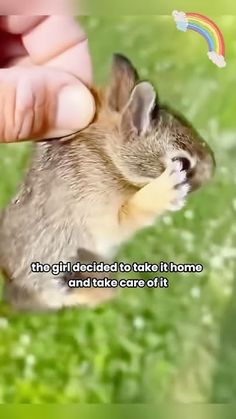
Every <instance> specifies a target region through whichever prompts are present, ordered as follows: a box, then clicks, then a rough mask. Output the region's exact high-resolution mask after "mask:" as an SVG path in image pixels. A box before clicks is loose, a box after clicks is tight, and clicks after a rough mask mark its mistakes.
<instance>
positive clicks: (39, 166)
mask: <svg viewBox="0 0 236 419" xmlns="http://www.w3.org/2000/svg"><path fill="white" fill-rule="evenodd" d="M93 93H94V97H95V100H96V106H97V113H96V116H95V119H94V121H93V123H92V124H91V125H90V126H89V127H87V128H86V129H84V130H83V131H82V132H79V133H76V134H74V135H71V136H69V137H67V138H66V137H65V138H63V139H55V140H49V141H43V142H40V143H37V144H35V146H34V147H35V150H34V155H33V159H32V163H31V167H30V169H29V170H28V172H27V174H26V177H25V179H24V181H23V183H22V184H21V186H20V188H19V190H18V193H17V195H16V197H15V198H14V199H13V200H12V202H11V203H10V204H9V205H8V206H7V208H6V209H5V210H4V211H3V212H2V215H1V217H0V267H1V269H2V272H3V275H4V277H5V279H6V283H5V287H6V289H5V297H6V299H7V301H9V302H10V303H11V304H12V305H13V306H14V307H15V308H17V309H28V310H34V309H36V310H44V309H59V308H61V307H63V306H72V305H89V306H93V305H95V304H97V303H99V302H102V301H103V300H106V299H108V298H110V297H111V294H112V292H111V289H108V288H107V289H106V288H104V289H96V288H90V289H88V288H87V289H85V288H80V289H78V288H77V289H72V288H69V286H68V283H67V281H68V278H67V277H66V276H65V275H63V274H61V275H59V276H53V274H52V273H51V272H43V273H34V272H32V270H31V263H33V262H40V263H43V264H50V265H52V264H54V263H58V262H59V261H63V262H67V261H72V260H75V259H76V260H77V261H83V262H93V261H96V260H97V261H104V260H110V258H111V257H112V256H113V255H114V252H115V251H116V249H117V247H118V246H119V245H120V244H121V243H123V242H124V241H125V240H127V239H128V238H129V237H131V236H132V235H133V234H134V233H135V232H137V231H138V230H140V229H142V228H143V227H144V226H146V225H150V224H152V223H154V222H155V220H156V218H157V217H158V216H160V215H161V214H163V213H164V212H165V211H167V210H178V209H180V208H181V207H182V206H183V204H184V201H185V198H186V195H187V193H188V192H189V191H191V190H193V189H196V188H198V187H200V186H201V185H203V184H204V183H205V182H206V181H208V180H209V178H210V177H211V175H212V172H213V168H214V158H213V155H212V152H211V151H210V150H209V148H208V147H207V146H206V144H205V143H204V142H203V141H202V140H201V139H200V138H199V136H198V135H197V134H196V132H195V131H194V130H193V129H192V128H191V127H190V126H189V124H187V122H186V121H184V120H183V119H182V118H180V117H179V116H176V115H175V114H174V113H173V112H172V111H169V110H168V109H167V108H166V107H164V106H162V105H161V104H160V103H159V100H158V98H157V94H156V91H155V89H154V87H153V85H152V84H151V83H149V82H147V81H139V77H138V74H137V72H136V70H135V69H134V67H133V65H132V64H131V63H130V61H129V60H128V59H126V58H125V57H123V56H121V55H118V54H117V55H115V56H114V59H113V66H112V72H111V81H110V85H109V86H108V88H106V89H94V90H93ZM94 275H95V277H96V276H98V275H99V276H100V277H101V278H104V276H108V275H107V274H104V273H103V274H98V273H94ZM82 276H83V277H84V278H86V277H88V276H89V277H91V276H93V274H91V272H90V273H83V274H82ZM77 277H80V278H81V275H78V274H77Z"/></svg>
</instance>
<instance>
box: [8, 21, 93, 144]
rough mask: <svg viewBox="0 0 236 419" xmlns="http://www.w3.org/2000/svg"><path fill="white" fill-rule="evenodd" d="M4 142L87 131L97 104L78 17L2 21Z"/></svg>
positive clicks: (85, 45) (83, 36) (86, 45)
mask: <svg viewBox="0 0 236 419" xmlns="http://www.w3.org/2000/svg"><path fill="white" fill-rule="evenodd" d="M0 45H1V48H0V141H2V142H13V141H17V140H19V141H20V140H27V139H28V140H32V139H36V140H37V139H43V138H45V139H46V138H53V137H60V136H63V135H68V134H71V133H73V132H75V131H78V130H81V129H83V128H85V127H86V126H87V125H88V124H89V123H90V122H91V120H92V118H93V116H94V112H95V104H94V99H93V96H92V94H91V93H90V91H89V89H88V87H89V86H90V84H91V81H92V69H91V61H90V55H89V51H88V43H87V39H86V37H85V34H84V32H83V30H82V29H81V27H80V26H79V25H78V24H77V23H76V21H75V20H74V18H73V17H72V16H58V15H57V16H56V15H54V16H6V17H1V18H0Z"/></svg>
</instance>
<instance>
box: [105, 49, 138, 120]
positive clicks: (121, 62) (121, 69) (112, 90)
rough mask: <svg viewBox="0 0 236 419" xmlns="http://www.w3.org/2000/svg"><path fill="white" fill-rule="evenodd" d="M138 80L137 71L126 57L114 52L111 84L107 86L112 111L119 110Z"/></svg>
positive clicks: (125, 102)
mask: <svg viewBox="0 0 236 419" xmlns="http://www.w3.org/2000/svg"><path fill="white" fill-rule="evenodd" d="M137 81H138V73H137V71H136V70H135V68H134V67H133V65H132V63H131V62H130V61H129V60H128V58H126V57H124V56H123V55H120V54H114V56H113V63H112V70H111V84H110V86H109V88H108V105H109V107H110V108H111V109H112V110H114V111H117V112H119V111H121V110H122V109H123V108H124V106H125V105H126V104H127V102H128V100H129V98H130V94H131V92H132V90H133V88H134V86H135V84H136V83H137Z"/></svg>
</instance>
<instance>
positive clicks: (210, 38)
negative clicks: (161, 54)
mask: <svg viewBox="0 0 236 419" xmlns="http://www.w3.org/2000/svg"><path fill="white" fill-rule="evenodd" d="M172 16H173V18H174V20H175V23H176V27H177V29H179V30H180V31H183V32H186V31H187V30H191V31H195V32H197V33H199V34H200V35H202V36H203V38H205V40H206V42H207V45H208V53H207V55H208V57H209V59H210V60H211V61H212V62H213V63H214V64H216V65H217V66H218V67H221V68H222V67H225V66H226V61H225V46H224V39H223V36H222V33H221V31H220V29H219V28H218V26H216V24H215V23H214V22H212V20H210V19H209V18H208V17H206V16H203V15H200V14H199V13H184V12H178V11H177V10H174V11H173V13H172Z"/></svg>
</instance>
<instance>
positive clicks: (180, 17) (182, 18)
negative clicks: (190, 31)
mask: <svg viewBox="0 0 236 419" xmlns="http://www.w3.org/2000/svg"><path fill="white" fill-rule="evenodd" d="M172 16H173V18H174V20H175V21H176V22H186V23H188V21H187V17H186V14H185V13H184V12H178V10H174V11H173V12H172Z"/></svg>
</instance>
